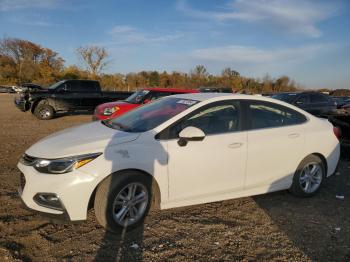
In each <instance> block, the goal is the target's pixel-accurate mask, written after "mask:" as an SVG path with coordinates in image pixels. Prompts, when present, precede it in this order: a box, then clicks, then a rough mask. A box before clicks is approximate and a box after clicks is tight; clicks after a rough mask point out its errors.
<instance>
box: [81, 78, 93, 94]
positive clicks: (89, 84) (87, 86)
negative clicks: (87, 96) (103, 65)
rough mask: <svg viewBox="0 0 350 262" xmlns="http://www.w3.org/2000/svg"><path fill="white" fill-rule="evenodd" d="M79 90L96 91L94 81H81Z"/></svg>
mask: <svg viewBox="0 0 350 262" xmlns="http://www.w3.org/2000/svg"><path fill="white" fill-rule="evenodd" d="M80 89H81V90H80V91H81V92H86V93H94V92H96V91H97V89H96V85H95V82H93V81H84V82H81V88H80Z"/></svg>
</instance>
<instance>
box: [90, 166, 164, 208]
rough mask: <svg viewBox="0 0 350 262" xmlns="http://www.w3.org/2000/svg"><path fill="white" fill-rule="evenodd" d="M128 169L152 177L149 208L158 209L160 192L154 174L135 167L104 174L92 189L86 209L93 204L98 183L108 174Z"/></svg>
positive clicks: (115, 173) (118, 173)
mask: <svg viewBox="0 0 350 262" xmlns="http://www.w3.org/2000/svg"><path fill="white" fill-rule="evenodd" d="M128 171H134V172H138V173H140V174H143V175H145V176H148V177H149V178H150V179H152V203H151V210H158V209H160V203H161V193H160V188H159V185H158V182H157V180H156V179H155V178H154V176H152V175H151V174H149V173H148V172H146V171H144V170H141V169H135V168H129V169H122V170H118V171H116V172H114V173H112V174H110V175H108V176H106V177H105V178H104V179H102V180H101V181H100V182H99V183H98V184H97V185H96V187H95V189H94V190H93V192H92V194H91V196H90V199H89V204H88V210H89V209H91V208H93V206H94V201H95V196H96V191H97V188H98V187H99V185H100V184H101V183H103V181H105V180H106V179H107V178H108V177H110V176H116V175H121V174H123V173H125V172H128Z"/></svg>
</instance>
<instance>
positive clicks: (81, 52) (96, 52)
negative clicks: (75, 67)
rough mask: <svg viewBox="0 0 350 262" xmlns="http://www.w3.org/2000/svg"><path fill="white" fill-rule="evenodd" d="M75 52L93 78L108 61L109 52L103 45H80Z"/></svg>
mask: <svg viewBox="0 0 350 262" xmlns="http://www.w3.org/2000/svg"><path fill="white" fill-rule="evenodd" d="M76 52H77V54H78V56H79V58H80V59H81V60H82V61H83V63H84V64H85V66H86V67H87V69H88V71H89V72H90V73H91V74H92V76H93V78H96V77H97V76H98V75H99V74H100V73H101V71H102V70H103V69H105V67H106V66H107V65H108V63H109V61H107V58H108V57H109V54H108V52H107V50H106V49H105V48H104V47H98V46H81V47H78V48H77V49H76Z"/></svg>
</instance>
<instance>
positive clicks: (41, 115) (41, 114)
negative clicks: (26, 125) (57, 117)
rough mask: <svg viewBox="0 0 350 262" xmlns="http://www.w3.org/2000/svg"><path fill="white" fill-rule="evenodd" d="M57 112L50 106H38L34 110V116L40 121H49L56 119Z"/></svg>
mask: <svg viewBox="0 0 350 262" xmlns="http://www.w3.org/2000/svg"><path fill="white" fill-rule="evenodd" d="M54 114H55V111H54V109H53V107H52V106H50V105H45V104H44V105H38V106H37V107H36V108H35V109H34V115H35V116H36V117H37V118H38V119H40V120H49V119H51V118H53V117H54Z"/></svg>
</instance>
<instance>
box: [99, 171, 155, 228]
mask: <svg viewBox="0 0 350 262" xmlns="http://www.w3.org/2000/svg"><path fill="white" fill-rule="evenodd" d="M132 187H136V190H133V191H136V192H135V194H132V193H130V189H131V188H132ZM129 193H130V195H129ZM142 193H144V195H145V196H144V198H142V199H143V201H142V202H140V203H136V202H137V201H140V200H141V197H140V196H141V194H142ZM131 195H133V196H134V197H130V196H131ZM151 199H152V179H151V178H150V177H148V176H147V175H144V174H142V173H139V172H136V171H127V172H123V173H122V174H114V175H111V176H109V177H107V178H106V179H105V180H104V181H103V182H102V183H101V184H100V185H99V186H98V188H97V191H96V196H95V201H94V209H95V216H96V219H97V221H98V222H99V224H100V225H101V226H103V227H104V228H105V229H106V230H108V231H110V232H113V233H117V234H121V233H122V232H125V231H126V230H128V231H132V230H134V229H137V228H139V227H141V226H142V225H143V222H144V219H145V217H146V216H147V214H148V211H149V209H150V206H151ZM134 203H136V204H134ZM133 207H135V208H136V209H135V208H133ZM123 210H124V211H123ZM136 210H137V211H136ZM124 213H125V214H124ZM123 215H124V216H123ZM132 215H134V218H133V217H132ZM118 217H119V219H118ZM122 217H124V221H123V218H122Z"/></svg>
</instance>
